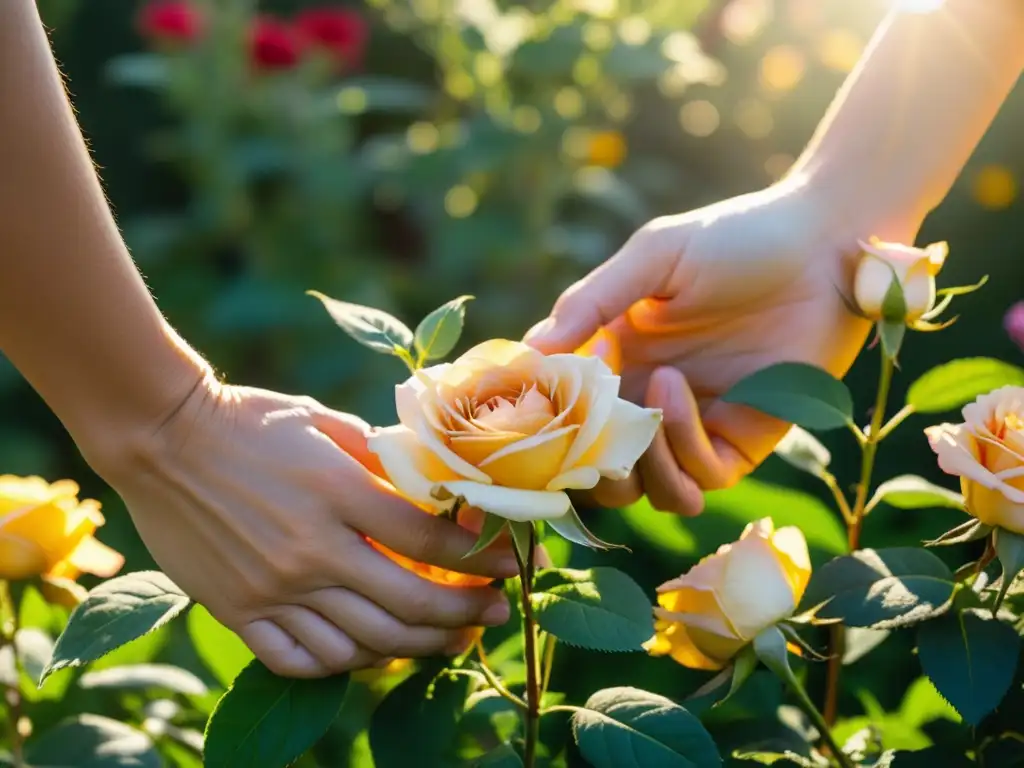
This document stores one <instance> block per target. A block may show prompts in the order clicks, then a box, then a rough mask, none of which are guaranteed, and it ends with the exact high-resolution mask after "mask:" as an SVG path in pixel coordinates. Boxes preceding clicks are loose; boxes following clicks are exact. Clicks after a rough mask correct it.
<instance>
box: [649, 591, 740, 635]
mask: <svg viewBox="0 0 1024 768" xmlns="http://www.w3.org/2000/svg"><path fill="white" fill-rule="evenodd" d="M658 605H659V606H660V608H656V609H655V614H657V615H658V616H661V617H662V618H666V619H671V620H672V621H679V622H682V623H683V624H686V625H687V626H690V627H699V628H701V629H704V630H706V631H708V632H714V633H716V634H719V635H722V636H723V637H739V636H740V633H739V632H737V631H736V627H735V626H734V624H733V623H732V622H731V621H730V620H729V617H728V616H727V615H726V613H725V610H724V609H723V607H722V604H721V602H720V601H719V599H718V596H717V595H716V594H715V593H714V592H713V591H711V590H707V589H697V588H693V587H683V588H681V589H676V590H673V591H672V592H663V593H661V594H659V595H658Z"/></svg>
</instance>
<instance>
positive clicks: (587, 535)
mask: <svg viewBox="0 0 1024 768" xmlns="http://www.w3.org/2000/svg"><path fill="white" fill-rule="evenodd" d="M545 522H546V523H547V524H548V525H549V526H550V527H551V530H553V531H554V532H555V533H557V534H558V535H559V536H561V537H562V538H563V539H566V540H568V541H571V542H572V543H573V544H579V545H581V546H584V547H590V548H591V549H626V547H623V546H622V545H620V544H611V543H609V542H607V541H604V540H602V539H599V538H598V537H597V536H595V535H594V534H593V533H591V532H590V529H589V528H587V526H586V525H584V524H583V521H582V520H581V519H580V516H579V514H578V513H577V512H576V510H575V509H574V508H573V507H569V511H568V512H566V513H565V514H564V515H563V516H562V517H556V518H554V519H553V520H546V521H545Z"/></svg>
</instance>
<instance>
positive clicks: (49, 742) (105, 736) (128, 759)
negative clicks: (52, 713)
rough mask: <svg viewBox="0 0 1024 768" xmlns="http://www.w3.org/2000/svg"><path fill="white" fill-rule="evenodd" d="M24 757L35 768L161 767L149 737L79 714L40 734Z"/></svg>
mask: <svg viewBox="0 0 1024 768" xmlns="http://www.w3.org/2000/svg"><path fill="white" fill-rule="evenodd" d="M26 757H27V758H28V760H29V763H30V764H31V765H32V766H38V768H66V766H71V765H73V766H75V768H161V766H162V765H163V763H162V761H161V760H160V755H159V754H158V753H157V751H156V749H155V748H154V746H153V742H152V741H151V740H150V738H149V737H148V736H147V735H146V734H145V733H143V732H142V731H139V730H137V729H135V728H132V727H131V726H129V725H125V724H124V723H119V722H118V721H116V720H111V719H109V718H106V717H100V716H99V715H79V716H78V717H74V718H71V719H70V720H68V721H66V722H64V723H62V724H61V725H58V726H57V727H56V728H53V729H51V730H49V731H47V732H46V733H44V734H42V735H41V736H40V737H39V738H38V739H37V740H36V741H34V742H33V743H32V744H31V745H30V747H29V750H28V754H27V755H26Z"/></svg>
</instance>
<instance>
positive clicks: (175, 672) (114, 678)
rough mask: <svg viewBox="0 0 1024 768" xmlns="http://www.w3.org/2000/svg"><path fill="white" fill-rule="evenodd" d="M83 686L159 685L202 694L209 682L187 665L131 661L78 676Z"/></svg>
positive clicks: (129, 687) (141, 687)
mask: <svg viewBox="0 0 1024 768" xmlns="http://www.w3.org/2000/svg"><path fill="white" fill-rule="evenodd" d="M78 684H79V685H80V686H81V687H82V688H115V689H120V690H133V689H134V690H149V689H151V688H159V689H163V690H166V691H173V692H174V693H182V694H185V695H186V696H203V695H205V694H206V693H207V688H206V683H204V682H203V681H202V680H200V679H199V678H198V677H196V676H195V675H193V674H192V673H191V672H189V671H188V670H187V669H182V668H181V667H174V666H171V665H170V664H131V665H129V666H127V667H111V668H110V669H102V670H100V671H99V672H87V673H86V674H84V675H82V677H81V679H79V681H78Z"/></svg>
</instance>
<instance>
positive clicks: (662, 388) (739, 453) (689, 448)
mask: <svg viewBox="0 0 1024 768" xmlns="http://www.w3.org/2000/svg"><path fill="white" fill-rule="evenodd" d="M647 405H648V406H650V407H653V408H661V409H662V414H663V416H662V431H663V432H664V433H665V436H666V438H667V442H668V446H669V448H670V450H671V454H672V455H673V456H674V458H675V461H676V463H677V464H678V466H679V467H680V468H681V469H682V471H683V472H685V473H686V474H687V475H689V476H690V477H691V478H693V480H694V481H696V484H697V486H698V487H699V488H701V489H703V490H713V489H718V488H728V487H730V486H732V485H734V484H735V483H736V482H737V481H738V480H739V479H740V478H742V477H743V476H745V475H747V474H749V473H750V472H751V471H752V470H753V469H754V467H755V466H756V464H755V462H754V461H752V460H751V459H750V458H749V457H748V455H747V454H746V451H745V450H742V449H741V448H739V447H738V445H737V443H734V442H733V439H735V438H737V437H744V438H747V440H744V442H749V438H750V437H753V436H754V435H757V434H763V433H764V430H765V429H768V430H770V431H775V430H777V429H778V425H779V424H781V422H778V421H777V420H775V419H771V418H769V417H766V416H764V415H763V414H759V413H757V412H756V411H752V410H750V409H748V408H740V407H732V406H730V405H729V404H727V403H721V402H720V401H716V402H715V403H714V404H713V405H712V406H711V408H710V409H709V411H708V412H707V413H706V414H705V415H704V417H703V418H702V416H701V413H700V409H699V407H698V405H697V400H696V398H695V397H694V395H693V391H692V390H691V389H690V387H689V384H688V383H687V381H686V377H685V376H683V374H682V373H680V372H679V371H678V370H676V369H675V368H667V367H666V368H659V369H657V370H656V371H655V372H654V373H653V374H652V375H651V382H650V385H649V386H648V390H647ZM712 416H714V417H715V420H714V421H713V422H712V421H710V417H712ZM744 420H746V422H747V424H746V426H741V422H743V421H744ZM711 424H713V425H714V427H715V428H716V433H715V434H714V436H713V437H712V436H710V435H709V434H708V431H707V429H706V426H710V425H711ZM723 429H724V432H722V430H723ZM784 433H785V428H784V427H783V434H784ZM769 452H770V449H769ZM765 455H767V454H765ZM762 458H763V457H762ZM645 485H646V477H645Z"/></svg>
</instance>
